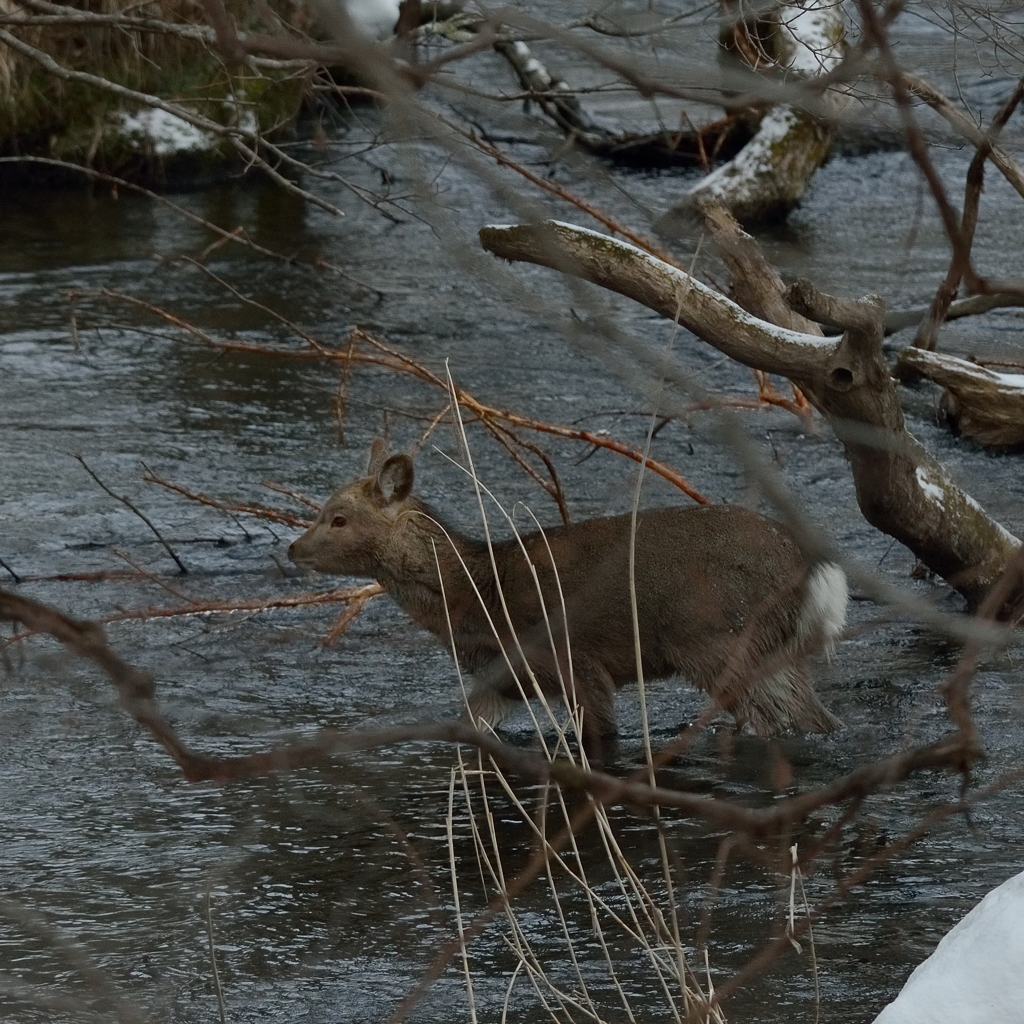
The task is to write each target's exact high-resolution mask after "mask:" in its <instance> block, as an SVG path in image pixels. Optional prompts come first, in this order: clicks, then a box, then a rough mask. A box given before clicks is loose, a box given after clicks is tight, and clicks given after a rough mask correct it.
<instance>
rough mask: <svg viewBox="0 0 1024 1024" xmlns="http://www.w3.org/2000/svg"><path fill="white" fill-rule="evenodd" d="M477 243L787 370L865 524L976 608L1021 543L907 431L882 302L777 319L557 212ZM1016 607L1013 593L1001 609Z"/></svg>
mask: <svg viewBox="0 0 1024 1024" xmlns="http://www.w3.org/2000/svg"><path fill="white" fill-rule="evenodd" d="M480 241H481V244H482V245H483V247H484V248H485V249H487V250H488V251H489V252H491V253H493V254H494V255H495V256H498V257H500V258H502V259H507V260H518V261H525V262H528V263H536V264H538V265H540V266H545V267H551V268H553V269H555V270H560V271H562V272H563V273H567V274H572V275H574V276H575V277H580V278H583V279H584V280H587V281H592V282H594V283H595V284H599V285H601V286H602V287H604V288H608V289H610V290H612V291H615V292H618V293H619V294H620V295H625V296H627V297H629V298H631V299H634V300H636V301H637V302H640V303H642V304H643V305H645V306H648V307H649V308H651V309H653V310H655V311H656V312H658V313H661V315H662V316H665V317H667V318H668V319H670V320H674V321H676V322H678V323H679V324H681V325H682V326H683V327H686V328H687V329H688V330H690V331H692V332H693V333H694V334H695V335H697V337H699V338H701V339H702V340H704V341H706V342H708V343H709V344H711V345H713V346H714V347H715V348H717V349H718V350H719V351H720V352H723V353H725V354H726V355H728V356H731V357H732V358H733V359H736V360H737V361H739V362H741V363H744V364H745V365H747V366H750V367H751V368H753V369H755V370H763V371H764V372H766V373H776V374H779V375H781V376H784V377H789V378H790V379H791V380H793V381H794V382H795V383H796V384H798V385H799V386H800V388H801V389H802V390H803V391H804V393H805V394H806V395H807V396H808V398H809V399H810V400H811V402H812V403H813V404H814V405H815V407H816V408H818V409H819V410H820V411H821V412H822V413H823V414H824V415H825V416H826V417H827V418H828V420H829V422H830V424H831V425H832V428H833V429H834V430H835V432H836V436H837V437H838V438H839V440H840V441H841V442H842V444H843V446H844V448H845V450H846V453H847V457H848V458H849V461H850V469H851V471H852V473H853V478H854V483H855V486H856V491H857V502H858V504H859V506H860V508H861V511H862V512H863V513H864V517H865V519H867V521H868V522H869V523H871V524H872V526H875V527H876V528H877V529H879V530H881V531H882V532H883V533H887V534H888V535H889V536H891V537H894V538H895V539H896V540H898V541H900V542H901V543H903V544H905V545H906V546H907V547H908V548H910V550H911V551H913V552H914V554H915V555H917V557H918V558H919V559H920V560H921V561H922V562H924V564H925V565H927V566H928V567H929V568H930V569H932V570H933V571H934V572H936V573H938V575H940V576H941V577H942V578H943V579H945V580H946V581H947V582H948V583H949V584H950V586H952V587H954V588H955V589H956V590H958V591H959V592H960V593H961V594H963V596H964V597H965V598H966V599H967V602H968V605H969V606H970V607H971V608H977V607H978V606H979V605H980V604H981V602H982V601H983V600H984V598H985V596H986V594H987V593H988V591H989V589H990V588H991V587H992V585H993V584H994V583H996V581H997V580H999V578H1000V577H1001V576H1002V575H1003V572H1004V571H1005V570H1006V567H1007V566H1008V565H1009V563H1010V560H1011V559H1012V558H1013V557H1014V555H1015V554H1016V552H1017V550H1018V549H1019V547H1020V544H1021V542H1020V541H1019V540H1018V539H1017V538H1016V537H1014V536H1013V535H1012V534H1011V533H1009V531H1007V530H1006V529H1004V528H1003V527H1002V526H1001V525H1000V524H999V523H998V522H996V521H995V520H993V519H992V518H991V517H990V516H989V515H988V514H987V513H986V512H985V511H984V509H982V508H981V506H980V505H979V504H978V503H977V502H976V501H975V500H974V499H973V498H971V496H970V495H968V494H966V493H965V492H964V491H963V490H962V489H961V488H960V487H958V486H957V484H956V482H955V481H954V480H953V479H952V478H951V477H950V476H949V474H948V473H947V472H946V471H945V469H944V468H943V467H942V465H941V464H940V463H939V462H938V461H936V459H934V458H933V457H932V456H931V455H930V454H929V453H928V452H927V451H926V450H925V449H924V448H923V447H922V446H921V444H920V442H919V441H918V440H917V439H916V438H915V437H914V436H913V435H912V434H911V433H910V432H909V431H908V430H907V429H906V425H905V423H904V419H903V412H902V410H901V409H900V405H899V400H898V396H897V394H896V388H895V385H894V383H893V380H892V377H891V376H890V373H889V368H888V366H887V364H886V362H885V359H884V357H883V354H882V340H883V326H882V320H883V316H882V312H883V311H882V305H881V303H880V302H877V301H866V300H865V301H861V302H848V301H847V302H843V301H840V300H836V299H833V298H831V297H829V296H818V295H817V294H816V293H815V292H814V291H813V289H810V288H806V287H805V288H804V289H803V290H802V293H801V294H802V295H803V298H804V301H805V303H806V307H807V308H805V309H802V310H801V312H802V313H804V315H806V316H808V317H810V318H811V319H813V320H816V321H817V322H819V323H831V322H834V321H835V320H836V319H837V318H838V319H841V320H842V319H845V320H846V321H847V322H846V323H845V324H843V323H840V324H839V326H841V327H845V328H846V329H845V332H844V334H843V335H842V337H840V338H825V337H819V336H816V335H814V334H805V333H802V332H800V331H794V330H790V329H787V328H783V327H779V326H777V325H775V324H772V323H769V322H768V321H766V320H762V319H760V318H759V317H757V316H754V315H753V314H751V313H749V312H747V311H746V310H744V309H742V308H741V307H740V306H739V305H737V304H736V303H735V302H733V301H732V300H731V299H728V298H726V297H725V296H724V295H721V294H719V293H718V292H715V291H712V289H710V288H708V287H707V286H706V285H704V284H702V283H701V282H700V281H698V280H696V279H695V278H693V277H691V276H690V275H689V274H687V273H686V272H685V271H683V270H681V269H679V268H678V267H674V266H672V265H671V264H669V263H665V262H664V261H663V260H660V259H658V258H657V257H656V256H653V255H652V254H651V253H649V252H646V251H645V250H643V249H640V248H638V247H637V246H635V245H631V244H630V243H628V242H622V241H619V240H618V239H615V238H611V237H610V236H608V235H603V234H601V233H600V232H597V231H591V230H589V229H586V228H580V227H576V226H574V225H572V224H565V223H561V222H558V221H546V222H544V223H542V224H532V225H524V224H518V225H490V226H487V227H484V228H481V230H480ZM1022 606H1024V590H1021V589H1018V590H1014V591H1013V592H1012V593H1011V594H1010V596H1009V597H1008V598H1007V600H1006V602H1005V606H1004V608H1002V609H1001V612H1000V614H1001V615H1002V616H1004V617H1005V616H1008V615H1012V614H1015V611H1016V610H1019V609H1020V608H1021V607H1022Z"/></svg>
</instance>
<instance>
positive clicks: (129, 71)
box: [0, 0, 305, 185]
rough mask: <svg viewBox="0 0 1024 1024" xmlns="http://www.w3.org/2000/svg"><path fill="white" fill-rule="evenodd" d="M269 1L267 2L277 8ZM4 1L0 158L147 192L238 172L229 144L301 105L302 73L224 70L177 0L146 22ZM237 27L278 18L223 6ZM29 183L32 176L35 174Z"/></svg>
mask: <svg viewBox="0 0 1024 1024" xmlns="http://www.w3.org/2000/svg"><path fill="white" fill-rule="evenodd" d="M275 2H276V0H275ZM101 6H102V11H101V12H97V11H96V10H95V9H93V6H91V5H86V4H85V3H83V2H81V0H76V2H75V3H68V4H57V3H51V2H49V0H20V2H19V3H14V2H12V3H10V4H8V5H7V6H6V7H5V8H4V11H3V12H2V13H3V16H2V17H0V83H3V87H0V155H7V154H12V155H13V154H18V155H25V156H42V157H49V158H55V159H59V160H66V161H70V162H73V163H83V164H86V165H88V166H90V167H93V168H96V169H98V170H102V171H107V172H110V173H114V174H119V175H120V176H123V177H128V178H130V179H134V180H138V181H145V182H147V183H154V184H169V185H191V184H199V183H202V182H204V181H209V180H210V179H211V178H216V177H222V176H224V175H226V174H228V173H230V174H235V173H237V171H238V169H239V166H241V165H242V158H241V157H240V155H239V153H238V152H237V149H236V147H235V146H233V145H232V141H231V135H232V133H233V132H234V131H235V130H236V129H242V130H243V131H244V133H245V134H246V135H247V136H248V137H251V138H256V137H261V138H262V137H271V138H272V137H273V134H274V133H275V132H279V131H281V130H282V129H286V128H289V127H290V126H291V125H292V123H293V122H294V120H295V118H296V116H297V115H298V113H299V110H300V107H301V104H302V101H303V98H304V95H305V75H304V70H303V68H304V65H303V67H299V66H297V65H295V64H293V65H287V64H285V63H284V62H281V61H267V60H260V59H258V58H252V59H249V58H247V60H246V62H245V63H243V64H239V65H237V66H233V67H230V68H228V67H226V66H225V62H224V61H223V60H222V59H221V57H220V56H219V55H218V53H217V52H216V51H215V48H214V43H215V38H214V33H213V30H212V29H210V28H208V27H207V26H205V25H203V24H195V23H194V22H195V10H194V7H193V6H190V5H189V4H188V3H186V2H184V0H157V2H155V3H153V4H150V5H148V6H147V8H146V13H145V15H141V14H139V12H138V8H137V5H134V4H131V3H129V2H128V0H106V2H105V3H104V4H102V5H101ZM231 8H232V14H233V15H236V16H237V20H238V22H239V24H240V25H245V26H248V27H251V28H258V27H260V26H261V25H263V24H264V21H263V20H261V19H265V21H267V22H274V24H273V25H272V26H271V31H277V32H280V31H281V29H280V24H281V23H282V20H283V19H284V18H285V16H286V15H289V14H290V15H291V17H292V21H293V22H294V20H295V17H296V15H295V12H294V11H291V10H290V9H288V10H286V9H285V8H284V7H282V8H281V11H280V12H279V13H278V15H277V17H276V20H275V16H274V15H273V14H272V13H271V11H270V9H269V8H268V7H267V6H266V5H264V6H263V8H261V9H260V10H259V11H255V12H254V11H251V10H250V9H249V8H248V7H246V6H245V5H240V4H239V3H238V0H232V2H231ZM33 173H37V172H35V171H34V172H33Z"/></svg>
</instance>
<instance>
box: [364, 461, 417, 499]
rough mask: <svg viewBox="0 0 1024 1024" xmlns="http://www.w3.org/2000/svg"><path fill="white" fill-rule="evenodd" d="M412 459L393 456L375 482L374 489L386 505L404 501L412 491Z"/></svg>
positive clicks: (381, 468) (382, 468)
mask: <svg viewBox="0 0 1024 1024" xmlns="http://www.w3.org/2000/svg"><path fill="white" fill-rule="evenodd" d="M412 478H413V469H412V459H410V458H409V456H408V455H392V456H391V458H390V459H388V460H387V462H385V463H384V465H383V466H381V467H380V470H379V472H378V473H377V475H376V477H375V478H374V481H373V489H374V491H375V492H376V494H377V496H378V498H379V499H380V500H381V501H382V502H383V503H384V504H385V505H390V504H392V502H396V501H403V500H404V499H405V498H407V497H408V496H409V492H410V491H411V490H412Z"/></svg>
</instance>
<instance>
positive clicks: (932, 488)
mask: <svg viewBox="0 0 1024 1024" xmlns="http://www.w3.org/2000/svg"><path fill="white" fill-rule="evenodd" d="M914 475H915V476H916V477H917V484H918V486H919V487H920V488H921V490H922V491H924V493H925V494H927V495H928V497H929V498H930V499H931V500H932V501H933V502H935V504H936V505H939V506H944V505H945V504H946V491H945V488H943V487H942V486H941V485H940V484H937V483H936V482H935V481H934V480H933V479H932V478H931V477H930V476H929V475H928V470H926V469H925V468H924V466H918V467H917V469H916V470H915V472H914Z"/></svg>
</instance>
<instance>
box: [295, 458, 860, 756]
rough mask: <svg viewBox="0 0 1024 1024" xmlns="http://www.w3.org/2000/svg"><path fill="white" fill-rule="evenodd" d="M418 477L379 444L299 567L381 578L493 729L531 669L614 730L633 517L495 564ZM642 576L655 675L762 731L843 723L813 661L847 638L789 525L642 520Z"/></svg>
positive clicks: (643, 624) (627, 636)
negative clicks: (683, 681)
mask: <svg viewBox="0 0 1024 1024" xmlns="http://www.w3.org/2000/svg"><path fill="white" fill-rule="evenodd" d="M412 481H413V466H412V461H411V460H410V459H409V458H408V456H405V455H396V456H393V457H392V458H390V459H387V460H386V461H384V460H383V453H382V451H381V450H379V449H376V448H375V454H374V456H373V457H372V458H371V465H370V467H369V469H368V475H367V476H365V477H363V478H362V479H359V480H356V481H354V482H353V483H351V484H349V485H347V486H346V487H342V488H340V489H339V490H337V491H335V493H334V494H332V495H331V497H330V499H329V500H328V502H327V504H326V505H325V506H324V508H323V510H322V511H321V513H320V516H319V518H318V519H317V521H316V523H315V524H314V525H313V526H312V527H310V529H309V530H308V531H307V532H306V533H305V534H303V536H301V537H300V538H299V539H298V540H296V541H295V542H294V543H293V544H292V546H291V548H290V549H289V552H288V553H289V557H290V558H291V559H292V561H294V562H296V563H297V564H298V565H301V566H304V567H307V568H312V569H318V570H320V571H321V572H329V573H338V574H341V575H349V576H367V577H372V578H374V579H376V580H378V581H379V582H380V583H381V584H382V585H383V586H384V587H385V588H386V589H387V591H388V592H389V593H390V594H391V596H392V597H393V598H394V599H395V600H396V601H397V602H398V603H399V604H400V605H401V606H402V607H403V608H404V609H405V610H406V612H408V613H409V615H410V616H412V618H413V619H414V620H415V621H416V622H418V623H419V624H420V625H421V626H423V627H425V628H426V629H428V630H430V631H431V632H432V633H434V634H435V635H436V636H437V637H439V638H440V639H441V640H442V641H443V642H445V643H449V642H452V643H453V644H454V647H455V650H456V652H457V654H458V657H459V661H460V663H461V664H462V666H463V667H464V668H466V669H468V670H469V671H471V672H473V673H475V687H474V690H473V692H472V693H471V695H470V712H471V713H472V714H473V716H474V717H476V718H482V719H484V720H486V721H489V722H492V724H493V723H495V722H496V721H498V720H500V718H501V717H502V716H503V714H504V712H505V710H506V709H507V707H508V706H511V704H510V702H511V701H513V700H515V699H520V698H521V697H522V696H523V693H524V690H525V694H526V695H527V696H530V695H532V683H531V682H530V680H529V674H528V673H527V672H525V671H524V664H523V660H524V657H525V660H526V662H527V663H528V665H529V666H530V668H531V669H532V671H533V674H534V677H535V679H536V681H537V685H538V686H539V687H540V689H541V690H542V691H543V692H544V694H545V695H547V696H556V697H561V698H563V699H565V700H567V702H568V703H575V702H578V703H579V704H581V705H582V706H583V708H584V728H585V734H586V736H587V737H589V738H590V739H594V740H596V739H597V737H599V736H601V735H607V734H611V733H614V732H615V731H616V729H615V714H614V710H613V706H612V699H613V694H614V691H615V688H616V687H619V686H622V685H623V684H624V683H628V682H632V681H635V680H636V678H637V672H636V659H635V649H634V639H633V636H634V634H633V621H632V612H631V610H630V601H629V537H630V517H629V516H628V515H626V516H614V517H611V518H605V519H594V520H591V521H589V522H583V523H576V524H573V525H570V526H561V527H556V528H553V529H548V530H545V531H544V532H543V533H531V534H528V535H524V536H522V537H521V540H517V539H516V538H512V539H511V540H506V541H500V542H497V543H495V544H494V545H493V566H492V556H491V553H490V552H488V549H487V546H486V545H485V544H483V543H481V542H479V541H476V540H473V539H471V538H469V537H465V536H463V535H461V534H459V533H457V532H455V531H454V530H452V529H451V528H450V527H447V526H445V525H444V522H443V520H442V518H441V517H440V515H439V514H438V513H437V512H435V511H434V510H433V509H432V508H431V507H430V506H429V505H427V504H426V503H425V502H423V501H421V500H420V499H419V498H417V497H415V496H414V495H412V494H411V490H412ZM339 517H340V518H339ZM332 524H336V525H332ZM524 551H525V555H524ZM556 566H557V573H556V569H555V567H556ZM439 568H440V574H439V571H438V570H439ZM834 571H835V572H836V573H837V574H838V576H839V578H840V579H841V578H842V577H841V574H840V573H838V570H834ZM534 573H536V579H535V578H534ZM635 575H636V592H637V605H638V618H639V632H640V646H641V650H642V652H643V670H644V676H645V678H648V679H650V678H658V677H662V676H668V675H672V674H673V673H676V672H681V673H683V674H684V675H685V676H687V678H689V679H690V681H691V682H693V683H694V684H696V685H697V686H698V687H700V688H701V689H702V690H704V691H705V692H707V693H709V694H710V695H711V696H712V697H713V698H714V699H715V700H716V701H718V702H719V703H720V704H721V705H722V706H723V707H725V708H727V709H728V710H729V711H730V712H732V714H733V715H734V716H735V718H736V720H737V722H739V723H740V724H744V723H746V724H749V726H750V727H751V728H752V729H753V730H754V731H755V732H757V733H758V734H761V735H770V734H772V733H775V732H778V731H780V730H783V729H787V728H791V727H796V728H799V729H806V730H813V731H828V730H830V729H832V728H834V727H835V726H836V725H837V722H836V719H834V718H833V717H832V715H830V714H829V712H828V711H826V710H825V708H824V707H823V706H822V704H821V702H820V701H819V700H818V697H817V695H816V694H815V693H814V691H813V689H812V688H811V684H810V682H809V680H808V678H807V675H806V673H805V671H804V668H803V665H802V661H803V657H804V655H805V654H806V651H807V649H808V648H810V647H812V646H815V645H817V646H821V645H822V644H826V645H827V644H829V643H830V642H831V641H832V640H833V639H834V633H835V632H836V629H835V628H830V625H829V624H826V623H824V622H822V621H819V619H820V618H821V617H820V616H818V617H817V618H816V611H815V609H814V608H813V607H812V604H811V602H809V599H808V584H807V578H808V571H807V565H806V563H805V562H804V560H803V558H802V556H801V554H800V551H799V549H798V548H797V546H796V544H795V543H794V541H793V540H792V538H791V537H790V536H789V535H788V534H787V533H786V531H785V530H784V529H783V528H782V527H781V526H780V525H779V524H777V523H775V522H773V521H772V520H770V519H766V518H764V517H763V516H759V515H756V514H755V513H753V512H750V511H747V510H746V509H743V508H738V507H736V506H729V505H712V506H704V507H696V508H663V509H655V510H651V511H645V512H641V513H640V514H639V516H638V519H637V534H636V556H635ZM470 580H472V583H471V582H470ZM499 591H500V593H499ZM502 598H503V600H504V607H505V608H507V611H508V618H506V613H505V610H503V606H502ZM842 600H843V601H844V602H845V584H844V585H843V587H842ZM446 604H447V610H446V607H445V606H446ZM545 613H546V620H545ZM509 619H510V620H511V625H512V627H513V628H514V631H515V632H514V635H513V632H512V630H511V629H510V628H509V621H508V620H509ZM449 621H450V622H451V633H449V625H448V624H449ZM566 624H568V630H567V629H566ZM492 627H493V628H492ZM840 627H841V623H840ZM495 633H497V635H495ZM567 637H568V642H569V645H570V646H571V672H570V661H569V656H568V654H567V649H566V648H567V643H566V639H567ZM506 659H507V660H506ZM509 663H511V666H512V669H514V674H513V672H512V671H510V669H509ZM517 677H518V681H517ZM563 680H564V681H566V682H565V683H563ZM570 680H571V681H570ZM521 687H522V688H523V689H521ZM566 691H568V692H566Z"/></svg>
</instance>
